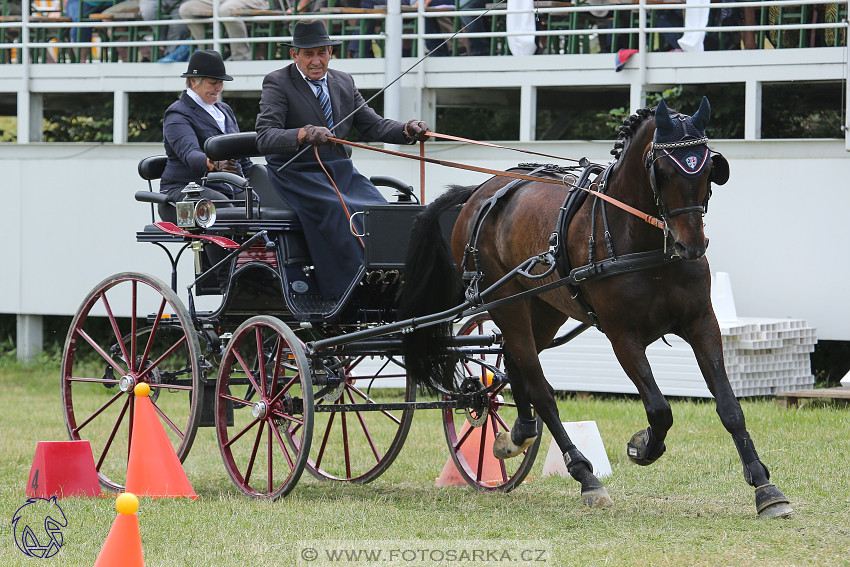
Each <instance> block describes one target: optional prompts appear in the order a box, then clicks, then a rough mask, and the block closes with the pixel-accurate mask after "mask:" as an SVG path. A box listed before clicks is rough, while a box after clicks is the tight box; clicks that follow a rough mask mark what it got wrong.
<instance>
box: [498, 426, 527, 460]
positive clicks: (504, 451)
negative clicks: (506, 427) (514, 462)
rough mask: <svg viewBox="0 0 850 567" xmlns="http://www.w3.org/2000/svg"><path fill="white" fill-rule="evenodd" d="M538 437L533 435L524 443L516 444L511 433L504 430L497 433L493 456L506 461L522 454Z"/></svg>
mask: <svg viewBox="0 0 850 567" xmlns="http://www.w3.org/2000/svg"><path fill="white" fill-rule="evenodd" d="M536 439H537V437H531V438H530V439H526V440H525V441H523V443H522V445H520V446H516V445H514V442H513V441H511V434H510V433H506V432H504V431H500V432H498V433H496V439H495V440H494V441H493V456H494V457H496V458H497V459H499V460H500V461H504V460H505V459H510V458H513V457H516V456H517V455H519V454H521V453H522V452H523V451H525V450H526V449H528V448H529V447H531V445H532V444H533V443H534V441H535V440H536Z"/></svg>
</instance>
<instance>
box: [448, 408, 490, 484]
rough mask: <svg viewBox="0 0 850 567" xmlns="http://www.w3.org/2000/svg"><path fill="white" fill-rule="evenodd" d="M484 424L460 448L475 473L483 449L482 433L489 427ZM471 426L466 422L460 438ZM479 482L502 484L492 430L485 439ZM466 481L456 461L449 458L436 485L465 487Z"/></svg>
mask: <svg viewBox="0 0 850 567" xmlns="http://www.w3.org/2000/svg"><path fill="white" fill-rule="evenodd" d="M487 426H488V424H486V423H485V424H484V425H482V426H481V427H474V428H473V429H472V432H470V434H469V437H467V438H466V440H465V441H464V442H463V445H461V446H460V454H461V455H463V457H464V458H465V459H466V462H467V463H468V464H469V467H470V468H471V469H472V470H473V471H477V470H478V454H479V451H480V449H481V432H482V431H483V430H484V428H485V427H487ZM469 428H470V425H469V422H468V421H464V423H463V428H461V431H460V435H459V436H458V438H462V437H463V436H464V435H466V432H467V431H469ZM479 482H481V483H484V484H500V483H501V482H502V464H501V462H499V459H497V458H496V457H494V456H493V433H492V430H490V431H488V432H487V436H486V438H485V439H484V466H483V467H482V468H481V478H480V479H479ZM465 484H466V481H465V480H464V479H463V477H462V476H460V472H458V470H457V467H456V466H455V463H454V461H453V460H452V459H451V457H449V460H448V461H446V466H444V467H443V472H441V473H440V476H439V477H438V478H437V482H436V485H437V486H439V487H443V486H464V485H465Z"/></svg>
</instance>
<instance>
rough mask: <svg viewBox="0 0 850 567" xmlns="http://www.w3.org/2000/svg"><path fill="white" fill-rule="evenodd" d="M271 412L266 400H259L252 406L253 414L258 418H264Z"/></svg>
mask: <svg viewBox="0 0 850 567" xmlns="http://www.w3.org/2000/svg"><path fill="white" fill-rule="evenodd" d="M268 414H269V406H268V404H266V402H262V401H260V402H257V403H255V404H254V405H253V406H251V415H253V416H254V417H255V418H257V419H263V418H264V417H266V416H267V415H268Z"/></svg>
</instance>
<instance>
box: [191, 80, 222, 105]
mask: <svg viewBox="0 0 850 567" xmlns="http://www.w3.org/2000/svg"><path fill="white" fill-rule="evenodd" d="M192 90H193V91H195V93H196V94H197V95H198V96H199V97H201V100H202V101H204V102H205V103H207V104H215V103H216V102H218V97H219V96H220V95H221V91H223V90H224V81H222V80H221V79H210V78H209V77H199V78H197V79H192Z"/></svg>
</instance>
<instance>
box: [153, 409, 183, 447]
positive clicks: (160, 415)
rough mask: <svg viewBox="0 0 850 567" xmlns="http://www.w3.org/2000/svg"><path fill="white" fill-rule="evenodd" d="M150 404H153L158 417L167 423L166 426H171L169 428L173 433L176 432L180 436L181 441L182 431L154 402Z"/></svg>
mask: <svg viewBox="0 0 850 567" xmlns="http://www.w3.org/2000/svg"><path fill="white" fill-rule="evenodd" d="M152 405H153V409H154V410H155V411H156V413H157V415H159V417H161V418H162V419H163V420H165V423H167V424H168V426H169V427H171V429H173V430H174V433H176V434H177V436H178V437H180V440H181V441H182V440H183V437H184V436H183V432H182V431H180V429H179V428H178V427H177V426H176V425H174V422H173V421H171V418H169V417H168V416H167V415H165V412H163V411H162V409H160V407H159V406H158V405H156V404H152Z"/></svg>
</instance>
